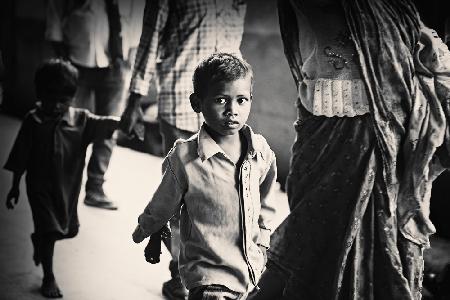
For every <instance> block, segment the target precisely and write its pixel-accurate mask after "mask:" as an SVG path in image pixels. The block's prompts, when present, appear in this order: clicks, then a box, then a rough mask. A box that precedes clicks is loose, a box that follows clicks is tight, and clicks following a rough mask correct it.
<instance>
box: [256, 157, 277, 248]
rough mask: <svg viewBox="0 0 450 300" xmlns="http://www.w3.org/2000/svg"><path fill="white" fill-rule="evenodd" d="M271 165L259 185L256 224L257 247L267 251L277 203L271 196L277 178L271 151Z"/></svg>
mask: <svg viewBox="0 0 450 300" xmlns="http://www.w3.org/2000/svg"><path fill="white" fill-rule="evenodd" d="M270 161H271V163H270V166H269V167H268V169H267V171H266V174H265V176H264V177H262V178H261V182H260V185H259V193H260V196H261V213H260V215H259V219H258V224H259V228H260V235H259V240H258V242H257V244H258V245H260V246H262V247H264V248H266V249H268V248H269V247H270V234H271V232H272V230H273V228H272V227H273V224H272V222H273V219H274V216H275V214H276V209H277V206H278V205H279V204H278V205H277V203H275V201H276V199H275V197H273V196H272V192H273V188H274V187H275V180H276V176H277V163H276V157H275V153H273V151H271V160H270Z"/></svg>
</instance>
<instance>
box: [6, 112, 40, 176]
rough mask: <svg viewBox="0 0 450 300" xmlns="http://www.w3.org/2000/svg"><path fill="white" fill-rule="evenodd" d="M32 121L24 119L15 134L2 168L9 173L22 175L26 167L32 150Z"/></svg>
mask: <svg viewBox="0 0 450 300" xmlns="http://www.w3.org/2000/svg"><path fill="white" fill-rule="evenodd" d="M32 137H33V134H32V120H31V116H30V115H28V116H27V117H25V119H24V121H23V123H22V125H21V127H20V129H19V133H18V134H17V137H16V140H15V142H14V145H13V147H12V149H11V152H10V154H9V157H8V160H7V161H6V164H5V166H4V168H5V169H6V170H9V171H11V172H14V173H17V174H19V175H22V174H23V173H24V172H25V171H26V169H27V165H28V161H29V158H30V154H31V149H32Z"/></svg>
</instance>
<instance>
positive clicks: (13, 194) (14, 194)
mask: <svg viewBox="0 0 450 300" xmlns="http://www.w3.org/2000/svg"><path fill="white" fill-rule="evenodd" d="M19 195H20V191H19V189H18V188H12V189H11V190H10V191H9V193H8V195H7V196H6V207H7V208H8V209H14V206H15V205H17V203H18V202H19ZM13 200H14V201H13Z"/></svg>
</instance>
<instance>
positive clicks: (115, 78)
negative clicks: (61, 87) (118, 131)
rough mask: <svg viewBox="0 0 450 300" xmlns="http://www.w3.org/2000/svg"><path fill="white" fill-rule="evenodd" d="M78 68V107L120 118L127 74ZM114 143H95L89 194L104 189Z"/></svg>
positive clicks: (118, 68)
mask: <svg viewBox="0 0 450 300" xmlns="http://www.w3.org/2000/svg"><path fill="white" fill-rule="evenodd" d="M77 68H78V71H79V86H78V90H77V94H76V97H75V106H76V107H81V108H87V109H89V110H90V111H91V112H93V113H95V114H97V115H102V116H120V115H121V113H122V110H123V107H124V105H123V102H124V99H125V97H124V87H125V71H124V70H123V69H122V68H121V67H108V68H84V67H80V66H77ZM115 143H116V142H115V137H113V138H111V139H107V140H100V141H95V142H94V143H93V145H92V154H91V157H90V159H89V163H88V167H87V174H88V179H87V182H86V191H89V190H90V189H91V190H92V189H98V188H101V187H102V185H103V182H104V181H105V179H104V175H105V172H106V171H107V169H108V165H109V161H110V159H111V154H112V149H113V148H114V146H115Z"/></svg>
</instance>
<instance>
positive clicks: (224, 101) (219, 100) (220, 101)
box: [216, 98, 227, 104]
mask: <svg viewBox="0 0 450 300" xmlns="http://www.w3.org/2000/svg"><path fill="white" fill-rule="evenodd" d="M216 103H217V104H225V103H227V99H225V98H216Z"/></svg>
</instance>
